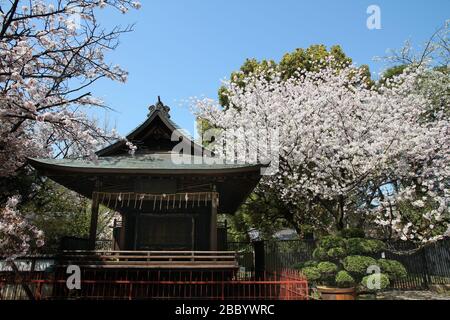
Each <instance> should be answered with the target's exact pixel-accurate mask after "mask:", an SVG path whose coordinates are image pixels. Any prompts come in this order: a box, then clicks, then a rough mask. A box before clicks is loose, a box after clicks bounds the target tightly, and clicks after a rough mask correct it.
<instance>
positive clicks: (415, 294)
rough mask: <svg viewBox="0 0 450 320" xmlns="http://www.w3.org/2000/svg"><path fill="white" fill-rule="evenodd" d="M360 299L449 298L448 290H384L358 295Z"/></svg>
mask: <svg viewBox="0 0 450 320" xmlns="http://www.w3.org/2000/svg"><path fill="white" fill-rule="evenodd" d="M358 299H360V300H373V299H376V300H450V292H444V293H438V292H434V291H398V290H393V291H385V292H380V293H377V294H376V295H374V294H373V295H360V296H359V297H358Z"/></svg>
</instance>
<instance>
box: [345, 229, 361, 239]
mask: <svg viewBox="0 0 450 320" xmlns="http://www.w3.org/2000/svg"><path fill="white" fill-rule="evenodd" d="M339 234H340V236H341V237H343V238H346V239H348V238H364V237H365V234H364V230H362V229H359V228H346V229H344V230H341V231H340V232H339Z"/></svg>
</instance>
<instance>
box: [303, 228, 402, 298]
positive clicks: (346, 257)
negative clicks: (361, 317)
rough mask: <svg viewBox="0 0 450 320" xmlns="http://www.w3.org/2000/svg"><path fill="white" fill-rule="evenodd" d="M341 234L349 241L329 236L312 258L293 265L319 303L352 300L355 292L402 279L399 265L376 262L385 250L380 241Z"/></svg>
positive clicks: (391, 262)
mask: <svg viewBox="0 0 450 320" xmlns="http://www.w3.org/2000/svg"><path fill="white" fill-rule="evenodd" d="M342 235H344V236H349V238H346V237H344V236H335V235H331V236H326V237H323V238H322V239H320V240H319V242H318V246H317V248H316V249H315V250H314V252H313V259H312V260H309V261H306V262H305V263H301V264H298V265H297V266H296V267H297V268H298V269H300V270H301V271H302V272H303V274H304V275H305V276H306V278H307V279H308V281H309V282H310V283H311V284H312V285H313V286H315V287H316V288H317V290H318V291H319V293H320V296H321V298H322V299H323V300H354V299H355V298H356V295H357V292H358V291H374V290H382V289H385V288H386V287H388V286H389V284H390V283H391V282H392V281H395V280H398V279H401V278H404V277H406V269H405V267H404V266H403V265H402V264H401V263H400V262H398V261H394V260H386V259H378V260H377V259H376V257H377V256H378V254H380V253H381V252H382V251H383V250H384V249H385V245H384V243H383V242H382V241H379V240H373V239H366V238H362V237H353V236H354V235H355V234H354V233H352V232H343V233H342ZM358 235H360V234H358ZM368 272H369V273H368ZM371 272H375V273H372V274H371Z"/></svg>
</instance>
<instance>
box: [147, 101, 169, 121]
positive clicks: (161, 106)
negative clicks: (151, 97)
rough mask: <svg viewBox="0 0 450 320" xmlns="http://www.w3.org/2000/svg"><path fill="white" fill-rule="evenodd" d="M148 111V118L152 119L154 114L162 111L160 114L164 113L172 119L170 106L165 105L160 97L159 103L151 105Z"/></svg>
mask: <svg viewBox="0 0 450 320" xmlns="http://www.w3.org/2000/svg"><path fill="white" fill-rule="evenodd" d="M148 110H149V111H150V112H149V113H148V117H150V116H151V115H152V114H153V112H156V111H160V112H162V113H164V114H165V115H166V116H167V117H168V118H170V114H169V111H170V108H169V107H168V106H166V105H164V103H163V102H162V101H161V97H160V96H158V101H157V102H156V103H155V104H154V105H151V106H150V107H148Z"/></svg>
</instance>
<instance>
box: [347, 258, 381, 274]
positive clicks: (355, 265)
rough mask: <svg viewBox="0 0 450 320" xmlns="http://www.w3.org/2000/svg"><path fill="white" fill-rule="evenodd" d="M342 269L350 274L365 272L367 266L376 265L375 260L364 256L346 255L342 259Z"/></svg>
mask: <svg viewBox="0 0 450 320" xmlns="http://www.w3.org/2000/svg"><path fill="white" fill-rule="evenodd" d="M342 265H343V266H344V269H345V270H347V271H348V272H350V273H352V274H360V275H362V274H365V273H366V272H367V268H368V267H369V266H372V265H377V260H375V259H374V258H371V257H366V256H348V257H345V259H344V260H343V261H342Z"/></svg>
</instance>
